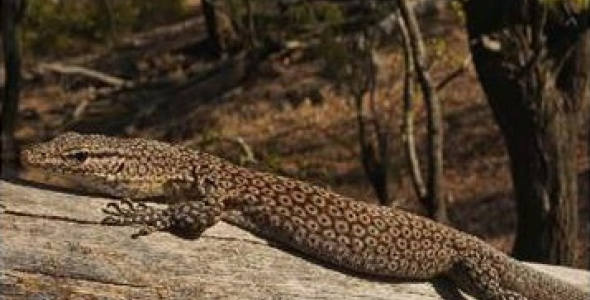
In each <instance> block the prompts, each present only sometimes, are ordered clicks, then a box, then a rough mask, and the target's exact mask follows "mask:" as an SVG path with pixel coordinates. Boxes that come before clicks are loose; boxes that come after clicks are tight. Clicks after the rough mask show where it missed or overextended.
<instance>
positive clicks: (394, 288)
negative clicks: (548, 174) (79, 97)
mask: <svg viewBox="0 0 590 300" xmlns="http://www.w3.org/2000/svg"><path fill="white" fill-rule="evenodd" d="M0 199H1V200H0V203H1V205H2V213H1V214H0V245H1V247H0V250H1V251H0V263H1V264H0V299H7V300H12V299H103V300H111V299H338V300H341V299H358V300H361V299H389V300H402V299H404V300H426V299H428V300H436V299H446V300H455V299H471V298H469V297H465V298H463V297H460V296H459V297H458V295H457V292H456V290H455V289H454V288H453V287H452V285H449V284H448V283H446V282H444V281H440V282H436V283H435V284H432V283H430V282H426V283H421V282H394V281H393V280H390V281H389V282H388V281H384V280H376V279H370V278H362V277H359V276H355V275H354V274H350V273H346V272H341V271H340V270H337V269H331V268H327V267H326V266H322V265H319V264H317V263H314V261H313V260H309V259H306V258H303V257H300V256H298V255H293V254H291V253H290V251H286V250H285V249H280V248H277V247H273V246H271V245H269V243H268V242H266V241H265V240H263V239H260V238H258V237H256V236H253V235H251V234H249V233H248V232H246V231H243V230H241V229H239V228H236V227H233V226H231V225H228V224H225V223H223V222H220V223H219V224H218V225H216V226H214V227H212V228H211V229H209V230H207V231H206V232H205V234H204V235H203V236H202V237H201V238H200V239H198V240H185V239H181V238H178V237H176V236H173V235H170V234H167V233H154V234H152V235H149V236H146V237H142V238H139V239H131V238H130V235H131V234H132V233H133V232H135V230H136V228H131V227H107V226H103V225H100V223H99V222H100V220H101V219H102V217H103V214H102V212H101V208H102V207H104V206H105V205H106V203H108V202H109V201H112V200H109V199H105V198H99V197H89V196H82V195H76V194H72V193H63V192H56V191H51V190H47V189H40V188H36V187H31V186H24V185H20V184H14V183H8V182H4V181H0ZM534 266H535V267H538V268H539V269H541V270H544V271H547V272H550V273H551V274H552V275H553V276H557V277H560V278H562V279H564V280H567V281H570V282H572V283H574V284H577V285H579V286H583V287H585V288H587V285H588V283H589V282H590V273H589V272H587V271H582V270H574V269H568V268H564V267H556V266H546V265H534Z"/></svg>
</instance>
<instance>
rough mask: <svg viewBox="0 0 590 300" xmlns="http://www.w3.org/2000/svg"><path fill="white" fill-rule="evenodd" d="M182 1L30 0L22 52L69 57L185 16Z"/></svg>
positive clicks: (24, 25)
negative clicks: (125, 35) (68, 55)
mask: <svg viewBox="0 0 590 300" xmlns="http://www.w3.org/2000/svg"><path fill="white" fill-rule="evenodd" d="M182 3H183V1H182V0H169V1H160V0H116V1H115V0H70V1H67V0H61V1H47V0H30V1H29V5H28V8H27V13H26V17H25V20H24V23H23V27H22V28H23V34H22V39H23V48H24V51H25V52H27V53H32V54H35V55H49V54H53V55H55V54H60V55H67V54H71V53H75V52H79V51H81V50H85V49H87V48H90V47H92V46H93V45H97V44H104V43H106V42H113V41H116V40H117V39H118V38H120V37H121V36H122V35H124V34H128V33H131V32H136V31H139V30H144V29H146V28H149V27H152V26H155V25H160V24H163V23H165V22H169V21H171V20H179V19H181V18H182V17H184V16H185V15H186V12H185V9H184V7H183V4H182Z"/></svg>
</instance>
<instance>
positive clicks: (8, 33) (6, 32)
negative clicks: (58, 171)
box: [0, 0, 25, 178]
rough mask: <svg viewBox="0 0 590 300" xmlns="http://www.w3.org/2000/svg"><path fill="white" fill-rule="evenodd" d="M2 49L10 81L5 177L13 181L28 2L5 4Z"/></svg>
mask: <svg viewBox="0 0 590 300" xmlns="http://www.w3.org/2000/svg"><path fill="white" fill-rule="evenodd" d="M0 2H1V3H0V5H1V8H2V11H1V15H2V21H1V22H2V45H3V50H4V68H5V74H6V81H5V85H4V95H3V96H4V97H3V98H4V99H3V102H2V117H1V118H2V120H1V122H2V128H1V129H0V135H1V136H0V143H1V146H0V148H1V149H0V151H1V156H2V158H1V162H0V163H1V164H2V165H1V167H0V169H1V174H0V176H1V177H2V178H9V177H12V176H13V175H14V172H15V170H16V168H15V167H16V160H17V158H16V144H15V141H14V127H15V122H16V117H17V114H18V100H19V92H20V53H19V46H18V40H17V38H16V37H17V33H16V31H17V23H18V21H19V20H20V19H21V18H22V15H23V14H24V7H25V1H24V0H1V1H0Z"/></svg>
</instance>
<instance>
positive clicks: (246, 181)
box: [22, 133, 590, 300]
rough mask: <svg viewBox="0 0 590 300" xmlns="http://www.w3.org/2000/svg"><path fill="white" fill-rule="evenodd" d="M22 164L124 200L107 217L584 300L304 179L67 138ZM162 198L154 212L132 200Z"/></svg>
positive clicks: (549, 298) (144, 146) (136, 146)
mask: <svg viewBox="0 0 590 300" xmlns="http://www.w3.org/2000/svg"><path fill="white" fill-rule="evenodd" d="M22 160H23V163H24V164H25V165H27V166H29V167H33V168H39V169H42V170H43V171H45V172H50V173H56V174H60V175H64V176H67V177H70V178H72V179H74V180H76V181H78V182H80V183H81V184H83V185H84V186H86V187H88V188H90V189H93V190H98V191H100V192H104V193H107V194H109V195H112V196H115V197H119V198H122V199H125V200H124V201H123V204H116V203H111V204H109V205H108V207H107V209H105V212H106V213H107V214H108V215H109V216H108V217H107V218H105V223H108V224H115V225H141V226H142V229H141V230H140V231H139V232H138V233H137V234H136V235H137V236H139V235H145V234H149V233H151V232H153V231H158V230H164V231H171V232H175V233H181V234H182V235H186V236H192V237H198V236H199V235H200V234H201V233H202V232H203V231H204V230H206V229H207V228H209V227H210V226H212V225H214V224H215V223H216V222H218V221H220V220H224V221H227V222H229V223H231V224H234V225H237V226H239V227H242V228H244V229H246V230H249V231H252V232H254V233H256V234H259V235H262V236H263V237H266V238H268V239H270V240H274V241H278V242H280V243H283V244H286V245H288V246H291V247H293V248H296V249H298V250H299V251H301V252H303V253H305V254H307V255H310V256H312V257H315V258H318V259H320V260H323V261H326V262H329V263H331V264H334V265H336V266H339V267H342V268H346V269H349V270H352V271H355V272H359V273H364V274H369V275H380V276H391V277H396V278H405V279H420V280H427V279H431V278H434V277H437V276H447V277H448V278H450V279H452V280H453V281H454V282H455V284H457V286H458V287H459V288H460V289H462V290H464V291H466V292H467V293H469V294H472V295H474V296H475V297H477V298H478V299H482V300H588V299H590V293H588V292H587V291H583V290H581V289H579V288H577V287H575V286H573V285H570V284H568V283H566V282H563V281H561V280H559V279H556V278H553V277H551V276H549V275H546V274H544V273H541V272H539V271H536V270H534V269H532V268H530V267H528V266H525V265H524V264H522V263H520V262H518V261H516V260H514V259H512V258H510V257H508V256H507V255H505V254H504V253H502V252H500V251H498V250H496V249H494V248H493V247H491V246H489V245H488V244H486V243H485V242H483V241H481V240H480V239H478V238H476V237H474V236H471V235H469V234H466V233H462V232H460V231H458V230H455V229H453V228H450V227H447V226H444V225H442V224H439V223H436V222H434V221H432V220H429V219H426V218H423V217H420V216H416V215H413V214H411V213H408V212H405V211H403V210H399V209H394V208H388V207H381V206H376V205H371V204H367V203H364V202H358V201H355V200H354V199H351V198H348V197H345V196H341V195H339V194H336V193H333V192H331V191H329V190H327V189H324V188H320V187H317V186H314V185H311V184H308V183H305V182H303V181H298V180H295V179H291V178H286V177H282V176H277V175H273V174H270V173H264V172H257V171H253V170H250V169H247V168H243V167H239V166H236V165H233V164H231V163H229V162H227V161H225V160H223V159H221V158H218V157H216V156H213V155H210V154H207V153H203V152H199V151H195V150H191V149H187V148H183V147H178V146H173V145H170V144H167V143H163V142H158V141H153V140H145V139H123V138H114V137H106V136H102V135H81V134H76V133H66V134H63V135H61V136H59V137H57V138H55V139H53V140H52V141H49V142H47V143H42V144H39V145H36V146H34V147H32V148H29V149H27V150H25V151H23V153H22ZM156 196H164V198H165V200H166V202H167V203H168V207H167V208H165V209H155V208H152V207H149V206H147V205H145V204H142V203H137V202H135V201H132V200H136V199H142V198H148V197H156Z"/></svg>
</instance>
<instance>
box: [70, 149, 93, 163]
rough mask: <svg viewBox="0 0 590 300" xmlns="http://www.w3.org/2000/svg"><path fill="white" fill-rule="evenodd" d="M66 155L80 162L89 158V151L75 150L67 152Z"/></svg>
mask: <svg viewBox="0 0 590 300" xmlns="http://www.w3.org/2000/svg"><path fill="white" fill-rule="evenodd" d="M66 157H67V158H69V159H72V160H75V161H77V162H79V163H83V162H84V161H86V159H87V158H88V152H86V151H75V152H72V153H68V154H66Z"/></svg>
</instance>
